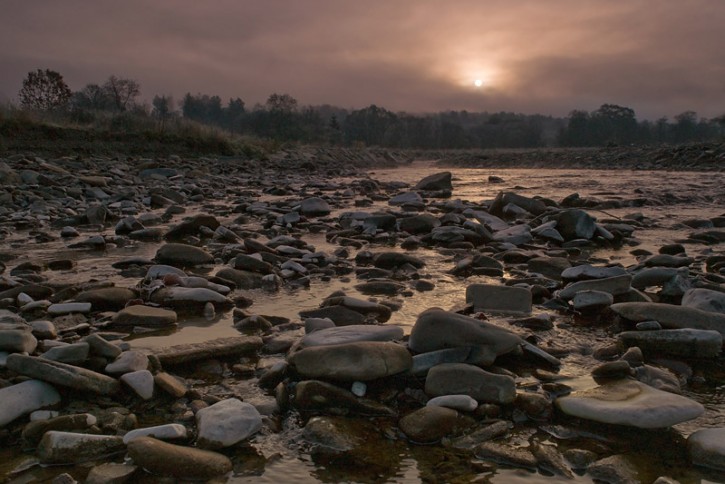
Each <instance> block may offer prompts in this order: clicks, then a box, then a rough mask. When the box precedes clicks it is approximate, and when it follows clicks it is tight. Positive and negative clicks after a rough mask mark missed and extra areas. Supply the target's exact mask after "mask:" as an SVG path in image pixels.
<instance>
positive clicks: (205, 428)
mask: <svg viewBox="0 0 725 484" xmlns="http://www.w3.org/2000/svg"><path fill="white" fill-rule="evenodd" d="M196 424H197V428H198V436H197V443H198V444H199V446H201V447H205V448H209V449H219V448H223V447H229V446H232V445H234V444H236V443H237V442H241V441H242V440H244V439H246V438H248V437H250V436H251V435H253V434H255V433H257V432H258V431H259V430H260V429H261V428H262V416H261V415H260V414H259V412H258V411H257V409H256V408H254V405H251V404H249V403H246V402H242V401H241V400H238V399H236V398H229V399H226V400H222V401H220V402H217V403H215V404H214V405H211V406H209V407H206V408H202V409H201V410H199V411H198V412H196Z"/></svg>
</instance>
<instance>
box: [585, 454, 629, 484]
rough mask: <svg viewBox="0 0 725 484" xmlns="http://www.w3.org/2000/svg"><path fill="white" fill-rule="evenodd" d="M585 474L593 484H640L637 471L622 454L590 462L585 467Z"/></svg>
mask: <svg viewBox="0 0 725 484" xmlns="http://www.w3.org/2000/svg"><path fill="white" fill-rule="evenodd" d="M587 474H588V475H589V476H590V477H591V478H592V479H594V482H606V483H613V484H614V483H616V484H640V483H641V482H642V481H641V480H640V479H639V478H638V477H637V469H636V468H635V467H634V465H632V462H630V460H629V458H628V457H627V456H626V455H623V454H619V455H611V456H609V457H605V458H604V459H600V460H598V461H596V462H592V463H591V464H590V465H589V466H588V467H587Z"/></svg>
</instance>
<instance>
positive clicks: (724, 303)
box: [681, 288, 725, 314]
mask: <svg viewBox="0 0 725 484" xmlns="http://www.w3.org/2000/svg"><path fill="white" fill-rule="evenodd" d="M681 304H682V306H685V307H688V308H695V309H701V310H702V311H707V312H710V313H720V314H725V292H720V291H713V290H712V289H705V288H695V289H689V290H687V291H685V294H684V295H683V296H682V302H681Z"/></svg>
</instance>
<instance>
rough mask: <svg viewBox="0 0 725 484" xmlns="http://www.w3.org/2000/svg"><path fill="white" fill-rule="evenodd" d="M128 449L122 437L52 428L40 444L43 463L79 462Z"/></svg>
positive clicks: (40, 455)
mask: <svg viewBox="0 0 725 484" xmlns="http://www.w3.org/2000/svg"><path fill="white" fill-rule="evenodd" d="M125 450H126V445H125V444H124V443H123V439H122V438H121V437H117V436H115V435H93V434H79V433H75V432H61V431H57V430H50V431H48V432H46V433H45V435H43V438H42V439H41V440H40V444H38V451H37V452H38V458H39V460H40V463H41V464H46V465H49V464H77V463H81V462H86V461H89V460H95V459H98V458H101V457H106V456H109V455H113V454H119V453H121V452H124V451H125Z"/></svg>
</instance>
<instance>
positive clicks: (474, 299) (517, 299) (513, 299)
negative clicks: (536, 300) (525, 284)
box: [466, 284, 532, 313]
mask: <svg viewBox="0 0 725 484" xmlns="http://www.w3.org/2000/svg"><path fill="white" fill-rule="evenodd" d="M531 298H532V296H531V291H529V290H528V289H525V288H522V287H509V286H497V285H494V284H471V285H469V286H468V287H467V288H466V303H467V304H473V310H474V311H476V312H479V311H495V312H507V313H530V312H531Z"/></svg>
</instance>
